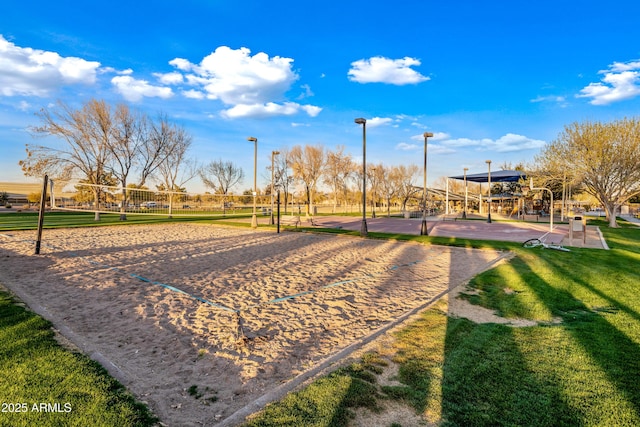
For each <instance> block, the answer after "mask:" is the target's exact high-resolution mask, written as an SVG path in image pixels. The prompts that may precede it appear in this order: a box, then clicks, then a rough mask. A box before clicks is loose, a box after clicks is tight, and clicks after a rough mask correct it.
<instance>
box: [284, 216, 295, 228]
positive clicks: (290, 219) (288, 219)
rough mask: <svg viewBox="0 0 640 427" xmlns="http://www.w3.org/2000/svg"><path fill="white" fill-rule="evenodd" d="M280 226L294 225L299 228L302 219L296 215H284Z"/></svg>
mask: <svg viewBox="0 0 640 427" xmlns="http://www.w3.org/2000/svg"><path fill="white" fill-rule="evenodd" d="M280 224H281V225H294V226H295V227H296V228H298V225H300V217H299V216H296V215H282V216H281V217H280Z"/></svg>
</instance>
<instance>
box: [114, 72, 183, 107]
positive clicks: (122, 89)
mask: <svg viewBox="0 0 640 427" xmlns="http://www.w3.org/2000/svg"><path fill="white" fill-rule="evenodd" d="M111 83H112V84H113V85H114V86H115V87H116V90H117V91H118V92H119V93H120V94H121V95H122V96H123V97H124V98H125V99H126V100H127V101H131V102H137V101H140V100H141V99H142V98H143V97H145V96H146V97H157V98H163V99H167V98H171V97H172V96H173V91H172V90H171V88H168V87H162V86H153V85H151V84H149V82H148V81H146V80H138V79H134V78H133V77H131V76H116V77H114V78H112V79H111Z"/></svg>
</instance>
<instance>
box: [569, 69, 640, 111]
mask: <svg viewBox="0 0 640 427" xmlns="http://www.w3.org/2000/svg"><path fill="white" fill-rule="evenodd" d="M599 74H604V77H603V78H602V79H601V82H599V83H590V84H589V85H588V86H586V87H584V88H583V89H582V90H581V91H580V94H579V95H576V96H577V97H578V98H591V101H590V102H589V103H590V104H592V105H608V104H611V103H613V102H619V101H624V100H626V99H631V98H635V97H636V96H640V61H637V60H636V61H630V62H626V63H622V62H614V63H613V64H611V65H609V69H608V70H601V71H599Z"/></svg>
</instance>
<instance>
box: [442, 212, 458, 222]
mask: <svg viewBox="0 0 640 427" xmlns="http://www.w3.org/2000/svg"><path fill="white" fill-rule="evenodd" d="M459 216H460V214H458V213H457V212H454V213H448V214H442V220H443V221H457V220H458V217H459Z"/></svg>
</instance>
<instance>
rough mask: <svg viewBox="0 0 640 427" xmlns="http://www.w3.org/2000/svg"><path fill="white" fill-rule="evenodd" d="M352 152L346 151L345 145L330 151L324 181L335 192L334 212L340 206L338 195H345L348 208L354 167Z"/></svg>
mask: <svg viewBox="0 0 640 427" xmlns="http://www.w3.org/2000/svg"><path fill="white" fill-rule="evenodd" d="M352 165H353V160H352V159H351V155H350V154H345V153H344V146H338V147H336V151H328V152H327V155H326V166H325V168H324V183H325V184H327V185H328V186H329V187H330V188H331V191H332V193H333V213H335V212H336V208H337V206H338V195H342V196H343V203H344V209H345V210H346V208H347V192H348V184H347V183H348V181H349V176H351V174H352V172H353V169H352Z"/></svg>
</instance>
